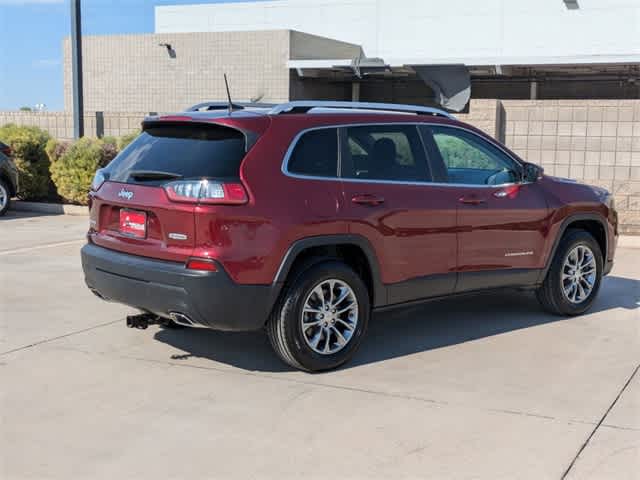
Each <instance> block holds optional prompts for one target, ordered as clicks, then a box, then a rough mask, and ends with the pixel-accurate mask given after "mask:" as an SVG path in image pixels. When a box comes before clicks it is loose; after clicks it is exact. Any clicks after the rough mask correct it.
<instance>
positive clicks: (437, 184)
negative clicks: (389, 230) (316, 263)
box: [280, 122, 524, 189]
mask: <svg viewBox="0 0 640 480" xmlns="http://www.w3.org/2000/svg"><path fill="white" fill-rule="evenodd" d="M388 125H413V126H415V127H417V130H418V134H419V137H420V140H421V142H422V143H423V148H424V151H425V156H426V157H427V163H429V162H430V161H431V157H430V155H429V151H428V149H427V148H426V145H425V142H424V139H423V138H422V137H423V133H422V129H421V128H420V126H436V127H448V128H457V129H459V130H463V131H465V132H468V133H470V134H472V135H475V136H476V137H478V138H479V139H480V140H483V141H485V142H489V143H490V144H491V145H493V146H494V147H496V148H497V149H498V150H500V151H501V152H502V153H504V154H505V155H506V156H507V157H508V158H510V159H511V160H512V161H513V162H514V163H515V164H516V165H518V166H520V167H521V168H524V165H523V163H522V161H521V160H519V159H517V158H516V157H514V156H513V155H511V154H510V153H509V152H508V151H506V150H505V149H504V148H503V147H502V146H501V145H500V144H499V143H494V142H490V141H489V140H487V139H485V138H484V137H482V136H481V135H478V133H476V132H474V131H473V130H471V129H469V128H466V127H464V126H461V125H451V124H448V123H435V122H364V123H362V122H358V123H336V124H335V125H321V126H318V127H310V128H306V129H304V130H301V131H300V132H298V133H297V134H296V136H295V137H294V138H293V140H292V141H291V144H290V145H289V148H288V149H287V151H286V153H285V155H284V158H283V160H282V166H281V168H280V170H281V171H282V173H283V174H284V175H285V176H287V177H291V178H298V179H305V180H322V181H333V182H350V183H374V184H375V183H381V184H392V185H418V186H433V187H466V188H494V189H495V188H504V187H508V186H510V185H520V184H522V183H524V182H510V183H503V184H500V185H473V184H469V183H447V182H424V181H423V182H410V181H401V180H371V179H366V178H363V179H359V178H344V177H342V176H336V177H314V176H313V175H302V174H298V173H293V172H290V171H289V168H288V165H289V159H290V158H291V155H292V153H293V149H294V148H295V147H296V145H297V143H298V141H299V140H300V138H301V137H302V136H303V135H304V134H305V133H307V132H311V131H313V130H323V129H328V128H334V129H336V130H338V174H339V175H340V174H341V173H342V172H341V171H340V170H341V168H340V167H341V165H340V163H341V150H342V148H340V146H341V144H340V130H343V129H345V128H348V127H366V126H388ZM429 168H430V169H431V170H432V171H433V167H432V166H431V165H429Z"/></svg>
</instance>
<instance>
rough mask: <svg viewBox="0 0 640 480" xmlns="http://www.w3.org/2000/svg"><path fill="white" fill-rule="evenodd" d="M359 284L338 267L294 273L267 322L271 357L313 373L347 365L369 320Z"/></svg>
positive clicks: (316, 267) (366, 296) (331, 264)
mask: <svg viewBox="0 0 640 480" xmlns="http://www.w3.org/2000/svg"><path fill="white" fill-rule="evenodd" d="M370 308H371V307H370V300H369V292H368V290H367V287H366V286H365V284H364V282H363V281H362V279H361V278H360V277H359V276H358V274H357V273H356V272H355V271H353V270H352V269H351V268H350V267H348V266H347V265H345V264H344V263H342V262H339V261H333V260H331V261H325V262H322V263H316V264H315V265H312V266H310V267H309V268H307V269H305V270H302V271H298V272H297V273H296V274H294V275H293V277H292V278H291V281H289V282H288V285H287V286H286V287H285V290H284V291H283V294H282V296H281V298H280V300H279V302H278V304H277V305H276V306H275V308H274V311H273V313H272V314H271V317H270V318H269V321H268V322H267V334H268V336H269V341H270V342H271V345H272V347H273V349H274V350H275V352H276V354H277V355H278V356H279V357H280V358H281V359H282V360H283V361H284V362H285V363H287V364H289V365H290V366H292V367H294V368H297V369H300V370H304V371H308V372H318V371H323V370H330V369H333V368H336V367H338V366H340V365H342V364H344V363H345V362H347V361H348V360H349V359H350V358H351V357H352V356H353V355H354V353H355V352H356V350H357V349H358V347H359V345H360V342H361V341H362V337H363V335H364V333H365V332H366V330H367V325H368V323H369V315H370Z"/></svg>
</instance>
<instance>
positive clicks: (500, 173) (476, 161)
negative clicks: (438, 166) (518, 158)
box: [430, 126, 520, 185]
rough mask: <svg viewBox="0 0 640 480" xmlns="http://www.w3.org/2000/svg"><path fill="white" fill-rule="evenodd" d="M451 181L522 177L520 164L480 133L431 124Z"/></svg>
mask: <svg viewBox="0 0 640 480" xmlns="http://www.w3.org/2000/svg"><path fill="white" fill-rule="evenodd" d="M430 130H431V133H432V135H433V140H434V142H435V144H436V146H437V148H438V150H439V152H440V155H441V157H442V160H443V162H444V165H445V167H446V170H447V176H448V178H449V183H459V184H468V185H502V184H505V183H515V182H518V181H519V180H520V174H519V173H518V172H519V168H518V165H517V164H516V163H515V162H514V161H513V160H512V159H511V158H510V157H509V156H508V155H506V154H505V153H504V152H502V151H501V150H500V149H498V148H496V147H495V146H493V145H491V143H489V142H487V141H486V140H484V139H482V138H481V137H479V136H478V135H475V134H473V133H471V132H467V131H465V130H461V129H458V128H451V127H441V126H431V127H430Z"/></svg>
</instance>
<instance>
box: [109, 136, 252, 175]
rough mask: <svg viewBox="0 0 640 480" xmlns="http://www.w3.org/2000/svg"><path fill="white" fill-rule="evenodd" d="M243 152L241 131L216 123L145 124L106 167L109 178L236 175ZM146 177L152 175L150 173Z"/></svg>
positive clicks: (238, 171) (243, 143) (238, 173)
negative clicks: (154, 174)
mask: <svg viewBox="0 0 640 480" xmlns="http://www.w3.org/2000/svg"><path fill="white" fill-rule="evenodd" d="M244 155H245V138H244V135H243V134H242V133H241V132H239V131H237V130H234V129H232V128H228V127H223V126H219V125H158V126H150V127H149V126H148V127H147V128H146V129H145V130H144V132H142V134H141V135H140V136H139V137H138V138H136V139H135V140H134V141H133V142H132V143H131V144H130V145H129V146H128V147H127V148H125V149H124V150H123V151H122V152H121V153H120V155H118V156H117V157H116V158H115V159H114V160H113V162H111V163H110V164H109V166H108V167H107V169H106V171H107V172H109V180H111V181H114V182H128V183H157V182H153V181H151V182H150V181H149V180H148V179H147V180H146V181H145V180H141V179H140V178H139V177H138V178H137V181H136V179H133V178H131V175H130V174H131V173H132V172H133V173H134V174H135V173H139V172H163V173H167V174H174V175H175V176H176V178H177V177H180V178H184V179H189V178H203V177H213V178H217V177H230V178H238V177H239V175H240V163H241V162H242V159H243V158H244ZM149 178H152V177H151V176H150V177H149Z"/></svg>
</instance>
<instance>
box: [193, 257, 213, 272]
mask: <svg viewBox="0 0 640 480" xmlns="http://www.w3.org/2000/svg"><path fill="white" fill-rule="evenodd" d="M187 268H188V269H189V270H202V271H205V272H217V271H218V267H216V264H215V262H214V261H213V260H210V259H208V258H190V259H189V260H187Z"/></svg>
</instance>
